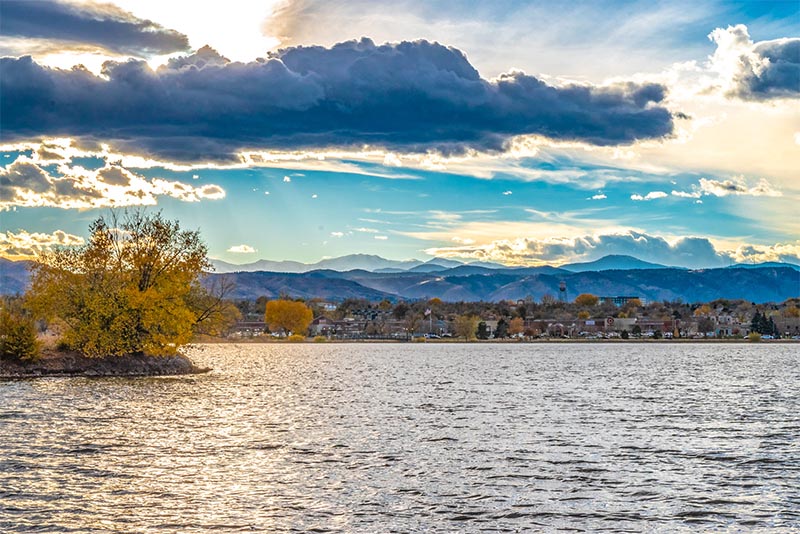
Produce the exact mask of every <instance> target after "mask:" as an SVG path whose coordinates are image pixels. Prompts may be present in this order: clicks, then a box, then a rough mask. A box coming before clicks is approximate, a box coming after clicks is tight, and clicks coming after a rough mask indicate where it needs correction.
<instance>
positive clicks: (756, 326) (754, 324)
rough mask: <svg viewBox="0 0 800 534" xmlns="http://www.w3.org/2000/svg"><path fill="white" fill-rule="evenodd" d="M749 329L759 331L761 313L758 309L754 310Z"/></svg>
mask: <svg viewBox="0 0 800 534" xmlns="http://www.w3.org/2000/svg"><path fill="white" fill-rule="evenodd" d="M750 330H751V331H753V332H758V333H759V334H760V333H761V314H760V313H759V312H758V310H756V314H755V315H753V319H752V320H751V321H750Z"/></svg>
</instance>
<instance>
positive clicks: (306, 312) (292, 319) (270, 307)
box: [264, 299, 314, 335]
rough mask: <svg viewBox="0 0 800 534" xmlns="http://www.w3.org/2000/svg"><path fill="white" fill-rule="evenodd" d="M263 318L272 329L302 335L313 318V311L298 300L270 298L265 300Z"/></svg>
mask: <svg viewBox="0 0 800 534" xmlns="http://www.w3.org/2000/svg"><path fill="white" fill-rule="evenodd" d="M264 320H265V321H266V323H267V325H269V329H270V330H272V331H281V332H282V333H284V334H288V333H290V332H291V333H293V334H303V335H304V334H305V333H306V331H307V330H308V326H309V325H310V324H311V321H313V320H314V312H313V311H312V310H311V308H309V307H308V306H306V305H305V304H304V303H302V302H299V301H294V300H288V299H280V300H271V301H269V302H267V309H266V311H265V313H264Z"/></svg>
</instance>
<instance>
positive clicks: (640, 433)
mask: <svg viewBox="0 0 800 534" xmlns="http://www.w3.org/2000/svg"><path fill="white" fill-rule="evenodd" d="M191 356H192V357H193V358H194V359H195V360H196V361H197V362H198V363H200V364H202V365H209V366H211V367H214V368H215V371H213V372H212V373H210V374H207V375H200V376H193V377H178V378H152V379H84V378H53V379H40V380H35V381H32V380H31V381H6V382H0V443H1V444H2V445H0V450H1V451H2V454H1V455H0V531H2V532H17V531H36V532H68V531H72V532H143V531H156V530H157V531H165V532H170V531H174V532H206V531H214V530H217V531H221V532H225V531H237V530H243V531H265V532H276V531H290V530H298V531H307V530H311V529H317V531H320V532H324V531H341V532H388V531H397V532H410V531H415V532H422V531H444V532H451V531H461V532H478V531H484V530H493V531H497V530H500V531H512V532H514V531H531V530H534V531H535V530H553V529H555V528H576V529H587V530H590V531H598V530H605V531H641V530H664V531H681V530H682V531H687V532H693V531H697V530H720V529H732V530H739V529H741V530H747V529H758V528H774V529H785V530H787V531H789V530H796V529H798V528H800V489H798V488H800V446H799V445H798V444H799V443H800V437H799V436H800V399H799V398H798V396H797V391H798V389H799V387H800V366H798V363H800V361H798V360H800V357H799V356H798V351H797V347H794V346H790V345H764V346H749V345H641V344H637V345H602V344H581V345H569V344H564V345H512V344H508V345H478V344H473V345H460V344H447V345H444V344H442V345H416V344H415V345H278V344H273V345H207V346H202V347H198V348H196V349H194V350H192V353H191Z"/></svg>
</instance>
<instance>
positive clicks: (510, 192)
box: [503, 191, 514, 196]
mask: <svg viewBox="0 0 800 534" xmlns="http://www.w3.org/2000/svg"><path fill="white" fill-rule="evenodd" d="M503 194H504V195H506V196H508V195H513V194H514V192H513V191H503Z"/></svg>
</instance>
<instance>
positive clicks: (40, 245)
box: [0, 230, 84, 259]
mask: <svg viewBox="0 0 800 534" xmlns="http://www.w3.org/2000/svg"><path fill="white" fill-rule="evenodd" d="M83 242H84V241H83V238H82V237H79V236H76V235H72V234H68V233H66V232H64V231H62V230H57V231H55V232H53V233H52V234H41V233H28V232H26V231H25V230H21V231H19V232H16V233H15V232H0V257H7V258H13V259H31V258H34V257H35V256H36V255H37V254H39V253H41V252H44V251H47V250H50V249H52V248H53V247H56V246H58V247H74V246H78V245H82V244H83Z"/></svg>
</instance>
